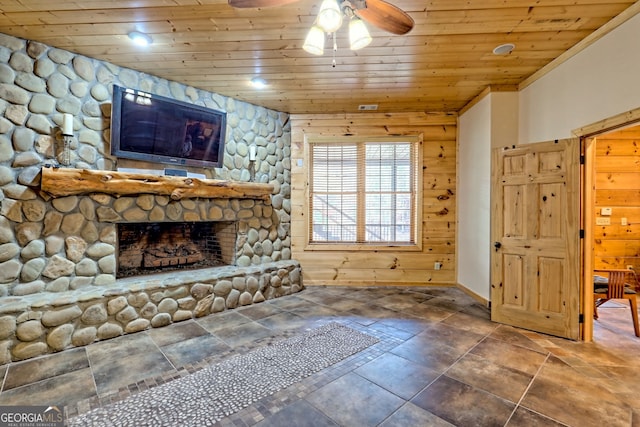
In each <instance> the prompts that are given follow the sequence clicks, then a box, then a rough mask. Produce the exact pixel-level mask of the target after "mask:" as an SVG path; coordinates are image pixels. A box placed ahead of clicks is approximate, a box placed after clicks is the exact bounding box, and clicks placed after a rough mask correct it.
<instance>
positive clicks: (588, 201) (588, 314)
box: [572, 108, 640, 342]
mask: <svg viewBox="0 0 640 427" xmlns="http://www.w3.org/2000/svg"><path fill="white" fill-rule="evenodd" d="M637 124H640V108H636V109H634V110H629V111H627V112H625V113H622V114H618V115H616V116H612V117H609V118H607V119H603V120H600V121H598V122H595V123H592V124H590V125H587V126H583V127H581V128H578V129H574V130H573V131H572V133H573V135H574V136H576V137H578V138H580V150H581V155H583V156H584V161H583V162H582V163H583V164H582V165H580V166H581V171H580V194H581V198H580V200H581V206H580V212H581V215H580V218H581V220H580V222H581V224H580V227H581V229H582V230H584V239H582V248H581V254H582V257H581V258H582V262H581V264H582V274H581V279H582V280H581V281H582V285H581V288H582V291H583V292H582V296H581V300H582V304H581V306H582V307H581V312H582V313H583V314H584V322H583V324H582V334H581V335H582V340H583V341H586V342H591V341H593V280H592V278H593V265H594V254H593V234H594V233H593V224H594V216H595V215H594V212H595V199H594V191H595V189H594V184H595V175H594V174H595V170H594V163H595V144H594V141H595V140H596V138H597V137H598V135H603V134H606V133H609V132H613V131H616V130H618V129H621V128H624V127H627V126H632V125H637Z"/></svg>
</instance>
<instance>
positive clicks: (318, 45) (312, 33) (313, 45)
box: [302, 25, 325, 55]
mask: <svg viewBox="0 0 640 427" xmlns="http://www.w3.org/2000/svg"><path fill="white" fill-rule="evenodd" d="M324 39H325V36H324V31H322V28H320V27H318V26H317V25H314V26H313V27H311V29H310V30H309V33H308V34H307V38H306V39H305V40H304V44H303V45H302V48H303V49H304V50H305V51H307V52H309V53H310V54H312V55H322V54H323V53H324Z"/></svg>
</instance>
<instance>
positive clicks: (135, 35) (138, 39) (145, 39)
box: [128, 31, 153, 46]
mask: <svg viewBox="0 0 640 427" xmlns="http://www.w3.org/2000/svg"><path fill="white" fill-rule="evenodd" d="M128 35H129V38H130V39H131V41H133V42H134V43H135V44H137V45H138V46H149V45H150V44H151V43H153V39H152V38H151V36H150V35H149V34H145V33H141V32H140V31H132V32H130V33H129V34H128Z"/></svg>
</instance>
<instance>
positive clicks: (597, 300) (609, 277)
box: [593, 270, 640, 337]
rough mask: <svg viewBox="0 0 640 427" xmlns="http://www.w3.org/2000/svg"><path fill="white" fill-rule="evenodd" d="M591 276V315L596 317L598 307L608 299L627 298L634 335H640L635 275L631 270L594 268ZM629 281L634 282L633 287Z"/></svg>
mask: <svg viewBox="0 0 640 427" xmlns="http://www.w3.org/2000/svg"><path fill="white" fill-rule="evenodd" d="M593 272H594V274H595V275H594V276H593V302H594V304H593V317H594V318H596V319H597V318H598V307H600V306H601V305H602V304H604V303H605V302H607V301H609V300H610V299H628V300H629V305H630V306H631V318H632V319H633V329H634V330H635V333H636V336H637V337H640V326H638V303H637V300H636V291H635V290H634V288H635V286H637V285H638V283H637V282H636V276H635V273H634V271H633V270H594V271H593ZM630 283H633V284H634V288H632V287H631V285H630Z"/></svg>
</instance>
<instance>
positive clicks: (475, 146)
mask: <svg viewBox="0 0 640 427" xmlns="http://www.w3.org/2000/svg"><path fill="white" fill-rule="evenodd" d="M491 96H492V95H489V96H487V97H485V98H484V99H482V100H481V101H480V102H479V103H478V104H476V105H474V106H473V108H471V109H470V110H469V111H467V112H466V113H465V114H464V115H462V116H460V119H459V121H458V185H457V189H458V199H457V200H458V206H457V212H458V230H457V233H458V235H457V242H456V252H457V271H458V278H457V281H458V283H459V284H461V285H462V286H464V287H465V288H467V289H469V290H470V291H471V292H473V293H475V294H476V295H479V296H481V297H482V298H485V299H486V300H489V290H490V287H489V285H490V282H489V271H490V270H489V244H490V242H489V225H490V224H489V218H490V200H489V195H490V189H491V182H490V178H491Z"/></svg>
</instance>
